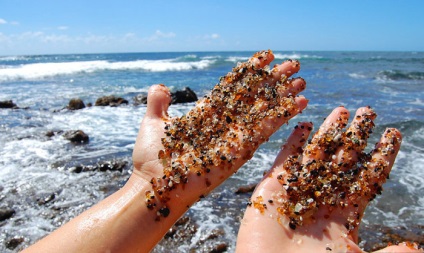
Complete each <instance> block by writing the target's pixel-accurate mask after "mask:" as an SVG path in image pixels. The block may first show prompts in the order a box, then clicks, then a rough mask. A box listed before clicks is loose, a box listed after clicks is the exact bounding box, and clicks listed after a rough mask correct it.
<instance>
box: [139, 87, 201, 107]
mask: <svg viewBox="0 0 424 253" xmlns="http://www.w3.org/2000/svg"><path fill="white" fill-rule="evenodd" d="M133 100H134V105H145V104H147V95H146V94H138V95H137V96H135V97H134V98H133ZM197 100H198V98H197V95H196V93H194V91H193V90H192V89H190V88H189V87H185V88H184V89H183V90H177V91H175V92H171V104H179V103H190V102H196V101H197Z"/></svg>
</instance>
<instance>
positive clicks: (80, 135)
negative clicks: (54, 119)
mask: <svg viewBox="0 0 424 253" xmlns="http://www.w3.org/2000/svg"><path fill="white" fill-rule="evenodd" d="M63 137H64V138H65V139H67V140H70V141H71V142H73V143H88V141H89V137H88V135H87V134H86V133H84V132H83V131H81V130H71V131H67V132H65V134H63Z"/></svg>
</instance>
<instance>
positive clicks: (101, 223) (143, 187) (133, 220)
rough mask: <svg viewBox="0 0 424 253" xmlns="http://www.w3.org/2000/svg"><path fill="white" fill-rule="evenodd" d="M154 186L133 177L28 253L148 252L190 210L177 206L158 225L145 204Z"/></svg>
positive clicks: (38, 243)
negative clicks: (147, 194) (148, 193)
mask: <svg viewBox="0 0 424 253" xmlns="http://www.w3.org/2000/svg"><path fill="white" fill-rule="evenodd" d="M147 190H151V185H150V184H149V183H148V182H146V181H144V180H141V179H140V178H139V177H137V176H136V175H133V176H132V177H131V178H130V180H129V181H128V182H127V184H126V185H125V186H124V187H123V188H122V189H120V190H119V191H117V192H116V193H114V194H113V195H111V196H109V197H108V198H106V199H104V200H103V201H102V202H100V203H98V204H97V205H95V206H93V207H92V208H90V209H89V210H87V211H85V212H84V213H82V214H81V215H79V216H78V217H76V218H74V219H73V220H71V221H70V222H68V223H67V224H65V225H64V226H62V227H61V228H59V229H58V230H56V231H55V232H53V233H52V234H50V235H48V236H47V237H45V238H43V239H42V240H40V241H39V242H37V243H36V244H34V245H33V246H31V247H30V248H28V249H27V250H26V251H25V252H149V251H150V250H151V249H152V248H153V247H154V246H155V245H156V243H158V242H159V241H160V240H161V238H162V237H163V235H164V234H165V233H166V232H167V231H168V229H169V228H170V227H171V226H172V225H173V224H174V223H175V221H177V220H178V219H179V217H180V216H181V215H182V214H183V213H184V212H185V211H186V210H187V207H186V205H178V206H174V207H173V209H172V211H173V212H172V213H171V214H170V215H169V216H168V217H166V218H162V219H160V221H156V212H155V211H153V210H149V209H148V208H147V206H146V203H145V192H146V191H147Z"/></svg>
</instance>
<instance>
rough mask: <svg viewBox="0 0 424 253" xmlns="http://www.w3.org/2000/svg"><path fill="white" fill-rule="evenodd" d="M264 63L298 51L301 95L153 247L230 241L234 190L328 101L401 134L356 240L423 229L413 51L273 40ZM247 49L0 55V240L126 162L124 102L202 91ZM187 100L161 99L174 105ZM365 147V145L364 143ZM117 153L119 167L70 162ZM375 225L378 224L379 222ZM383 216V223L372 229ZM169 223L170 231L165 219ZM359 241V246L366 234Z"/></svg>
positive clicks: (14, 245)
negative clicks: (292, 47)
mask: <svg viewBox="0 0 424 253" xmlns="http://www.w3.org/2000/svg"><path fill="white" fill-rule="evenodd" d="M274 53H275V58H276V60H275V61H274V62H275V63H278V62H282V61H284V60H285V59H288V58H291V59H298V60H299V61H300V63H301V71H300V72H299V73H298V74H297V76H302V77H303V78H304V79H305V80H306V82H307V88H306V90H305V91H304V92H303V93H302V94H303V95H304V96H306V97H307V98H308V99H309V100H310V102H309V105H308V107H307V109H306V110H305V111H304V112H303V113H302V114H300V115H298V116H296V117H295V118H294V119H292V120H291V121H290V122H289V124H288V125H285V126H283V127H282V128H281V129H280V130H279V131H278V132H276V133H275V134H274V135H273V136H272V138H270V140H269V141H268V142H267V143H264V144H263V145H262V146H261V147H260V149H259V150H258V151H257V152H256V153H255V155H254V157H253V158H252V159H251V160H250V161H249V162H248V163H247V164H245V165H244V166H243V167H242V168H241V169H240V170H239V171H238V172H237V173H236V174H234V175H233V176H232V177H231V178H229V179H228V180H227V181H226V182H225V183H224V184H223V185H221V186H220V187H219V188H217V189H216V190H215V191H213V192H212V193H211V194H210V195H209V196H208V197H206V198H204V199H203V200H202V201H200V202H198V203H196V204H195V205H194V206H193V207H192V208H191V209H190V210H189V211H188V212H187V214H186V215H185V217H186V221H187V220H189V221H188V222H186V223H182V225H181V224H180V225H179V227H176V229H178V228H180V231H179V232H178V231H177V233H174V234H169V235H168V236H167V238H166V239H164V240H163V241H162V242H161V243H160V244H159V245H158V246H157V247H156V248H155V249H154V250H153V251H154V252H170V251H172V252H210V251H211V249H213V248H214V247H221V249H226V250H227V251H228V252H233V251H234V248H235V240H236V236H237V232H238V226H239V224H240V219H241V217H242V214H243V211H244V209H245V206H246V203H247V201H248V198H249V193H244V194H235V191H236V190H237V189H238V188H239V187H241V186H246V185H252V184H254V183H256V182H258V181H259V180H260V178H261V177H262V174H263V172H264V171H266V170H268V169H269V168H270V166H271V164H272V162H273V159H274V157H275V155H276V154H277V152H278V150H279V147H280V146H281V145H282V143H283V142H284V140H285V138H286V137H287V136H288V134H289V133H290V132H291V129H292V128H293V127H294V126H295V124H296V123H297V122H299V121H312V122H313V123H314V125H315V127H316V128H317V127H318V126H319V125H320V124H321V123H322V121H323V119H324V118H325V117H326V116H327V115H328V114H329V113H330V112H331V111H332V109H333V108H335V107H336V106H339V105H343V106H345V107H346V108H348V109H349V110H350V111H351V113H352V114H354V112H355V110H356V109H357V108H358V107H361V106H367V105H369V106H371V107H372V108H374V110H375V111H376V112H377V114H378V117H377V119H376V125H377V127H376V128H375V131H374V133H373V134H372V136H371V140H370V141H369V143H375V142H377V140H378V139H379V137H380V135H381V134H382V133H383V131H384V129H385V128H387V127H396V128H398V129H399V130H400V131H401V132H402V134H403V136H404V139H403V143H402V147H401V150H400V152H399V155H398V157H397V160H396V163H395V166H394V168H393V170H392V173H391V175H390V179H389V180H388V182H387V183H386V184H385V185H384V191H383V194H382V195H381V196H378V197H377V198H376V199H375V200H374V201H373V202H372V203H371V204H370V205H369V207H368V208H367V211H366V214H365V217H364V220H363V224H362V226H361V229H360V237H361V244H360V245H361V246H362V247H364V248H365V249H367V247H369V243H370V242H373V241H379V240H380V238H381V237H382V232H381V231H387V230H390V231H394V232H395V233H396V231H398V233H404V232H405V231H408V232H410V233H413V234H414V235H417V236H418V237H420V236H423V232H422V231H423V230H424V92H423V89H424V52H314V51H307V52H302V51H296V52H291V51H290V52H285V51H275V52H274ZM252 54H253V52H179V53H119V54H69V55H33V56H0V101H4V100H13V102H14V103H15V104H16V105H17V106H18V107H20V108H22V109H0V201H1V202H0V208H1V209H4V210H9V212H12V213H13V215H12V216H11V217H10V218H7V219H5V220H3V221H0V251H1V252H15V251H18V250H20V249H22V248H25V247H27V246H28V245H30V244H32V243H34V242H35V241H37V240H38V239H39V238H41V237H43V236H45V235H46V234H48V233H50V232H51V231H53V230H54V229H56V228H57V227H59V226H61V225H62V224H64V223H65V222H66V221H68V220H69V219H71V218H72V217H75V216H76V215H78V214H79V213H81V212H83V211H84V210H86V209H88V208H89V207H90V206H92V205H94V204H95V203H97V202H99V201H100V200H101V199H103V198H105V197H107V196H108V195H110V194H112V193H113V192H115V191H116V190H117V189H119V187H121V186H122V185H123V184H124V183H125V181H126V180H127V179H128V177H129V175H130V173H131V153H132V149H133V146H134V141H135V138H136V135H137V131H138V127H139V124H140V122H141V120H142V118H143V116H144V113H145V111H146V106H145V105H134V104H133V99H134V97H135V96H137V95H138V94H145V93H146V92H147V90H148V88H149V86H150V85H152V84H157V83H163V84H165V85H167V86H168V87H170V88H171V90H173V91H175V90H180V89H183V88H184V87H190V88H191V89H192V90H193V91H194V92H195V93H196V94H197V96H198V97H202V96H203V95H205V94H206V93H207V92H208V90H210V89H211V88H212V87H213V86H214V85H215V84H216V83H217V82H218V80H219V77H221V76H223V75H225V74H226V73H227V72H229V71H230V70H231V69H232V67H233V66H235V64H237V62H239V61H245V60H247V59H248V58H249V57H250V56H251V55H252ZM106 95H115V96H119V97H123V98H125V99H127V100H128V101H129V103H128V105H121V106H118V107H98V106H92V107H86V108H84V109H82V110H77V111H69V110H66V109H65V110H64V109H63V108H64V107H66V106H67V104H68V102H69V100H70V99H72V98H80V99H82V100H83V101H84V102H85V103H86V104H88V103H93V104H94V102H95V101H96V99H97V98H99V97H101V96H106ZM193 106H194V103H187V104H177V105H172V106H171V107H170V110H169V113H170V115H171V116H181V115H183V114H184V113H185V112H187V111H188V110H189V109H190V108H192V107H193ZM68 130H82V131H84V132H85V133H86V134H88V136H89V138H90V141H89V143H87V144H78V145H75V144H72V143H70V142H69V141H68V140H66V139H65V138H63V136H62V135H61V134H56V135H54V136H51V137H48V136H46V133H48V132H49V131H53V132H55V133H60V132H61V131H68ZM369 149H370V147H369ZM110 161H112V162H116V161H121V162H127V166H126V167H125V168H124V169H123V170H122V171H120V170H106V171H102V170H100V169H97V170H88V171H82V172H80V173H76V172H75V171H74V168H75V167H76V166H80V165H84V166H92V167H94V166H95V165H96V164H102V163H105V162H110ZM379 228H380V229H379ZM382 228H384V229H382ZM174 232H175V231H174ZM367 245H368V246H367Z"/></svg>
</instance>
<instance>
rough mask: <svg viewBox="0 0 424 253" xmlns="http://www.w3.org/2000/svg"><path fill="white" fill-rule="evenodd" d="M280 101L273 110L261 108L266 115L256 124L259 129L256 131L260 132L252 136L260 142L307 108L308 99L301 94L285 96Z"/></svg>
mask: <svg viewBox="0 0 424 253" xmlns="http://www.w3.org/2000/svg"><path fill="white" fill-rule="evenodd" d="M280 103H281V104H280V105H279V106H277V107H276V108H275V109H273V110H264V109H262V110H260V111H262V112H263V114H265V115H263V119H262V120H261V121H259V122H258V123H257V124H256V126H255V128H256V129H257V131H256V133H258V134H257V135H253V136H252V137H253V138H254V139H257V140H258V141H259V142H260V143H262V142H263V141H266V140H267V139H268V138H269V137H270V136H271V135H272V134H273V133H274V132H275V131H277V130H278V129H279V128H280V127H281V126H282V125H283V124H284V123H287V122H288V121H289V120H290V119H291V118H293V117H295V116H296V115H297V114H299V113H301V112H302V111H303V110H304V109H305V108H306V106H307V104H308V100H307V99H306V98H305V97H303V96H299V97H296V98H293V97H291V98H285V99H283V100H282V101H281V102H280ZM260 114H261V113H259V115H260ZM258 117H260V116H258Z"/></svg>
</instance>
